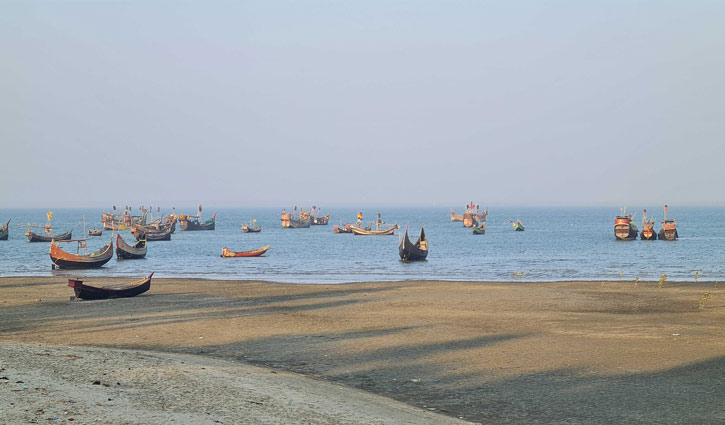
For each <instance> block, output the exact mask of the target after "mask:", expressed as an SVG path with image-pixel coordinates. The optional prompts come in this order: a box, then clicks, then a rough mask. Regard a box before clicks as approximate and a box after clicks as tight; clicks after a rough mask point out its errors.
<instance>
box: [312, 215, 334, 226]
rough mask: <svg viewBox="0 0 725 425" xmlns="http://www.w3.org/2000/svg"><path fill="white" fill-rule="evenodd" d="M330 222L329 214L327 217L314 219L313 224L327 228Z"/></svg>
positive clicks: (315, 217)
mask: <svg viewBox="0 0 725 425" xmlns="http://www.w3.org/2000/svg"><path fill="white" fill-rule="evenodd" d="M329 222H330V214H327V215H326V216H323V217H317V216H313V217H312V224H314V225H316V226H327V224H328V223H329Z"/></svg>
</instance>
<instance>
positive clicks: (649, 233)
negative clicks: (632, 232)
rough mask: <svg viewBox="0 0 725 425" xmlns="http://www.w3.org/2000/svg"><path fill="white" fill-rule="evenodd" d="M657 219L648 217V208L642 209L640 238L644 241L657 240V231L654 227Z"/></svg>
mask: <svg viewBox="0 0 725 425" xmlns="http://www.w3.org/2000/svg"><path fill="white" fill-rule="evenodd" d="M654 226H655V219H654V218H647V210H642V231H641V232H640V234H639V238H640V239H641V240H643V241H653V240H657V232H655V229H654Z"/></svg>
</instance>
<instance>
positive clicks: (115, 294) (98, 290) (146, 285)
mask: <svg viewBox="0 0 725 425" xmlns="http://www.w3.org/2000/svg"><path fill="white" fill-rule="evenodd" d="M153 275H154V274H153V273H151V274H150V275H149V276H148V277H147V278H145V279H142V280H141V281H138V282H133V283H131V284H130V285H121V286H100V287H99V286H93V285H87V284H84V283H83V281H82V280H78V279H68V286H70V287H71V288H73V291H74V292H75V294H76V297H77V298H80V299H84V300H105V299H109V298H129V297H135V296H136V295H139V294H143V293H144V292H146V291H148V290H149V289H150V288H151V276H153Z"/></svg>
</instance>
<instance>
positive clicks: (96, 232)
mask: <svg viewBox="0 0 725 425" xmlns="http://www.w3.org/2000/svg"><path fill="white" fill-rule="evenodd" d="M102 234H103V229H93V230H89V231H88V236H101V235H102Z"/></svg>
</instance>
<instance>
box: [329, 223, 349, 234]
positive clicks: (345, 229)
mask: <svg viewBox="0 0 725 425" xmlns="http://www.w3.org/2000/svg"><path fill="white" fill-rule="evenodd" d="M350 227H351V226H350V225H349V224H342V223H340V225H339V226H335V227H333V228H332V230H334V231H335V233H352V229H351V228H350Z"/></svg>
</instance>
